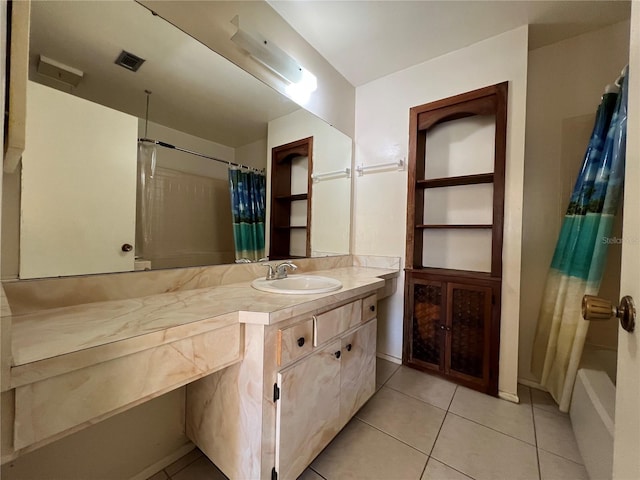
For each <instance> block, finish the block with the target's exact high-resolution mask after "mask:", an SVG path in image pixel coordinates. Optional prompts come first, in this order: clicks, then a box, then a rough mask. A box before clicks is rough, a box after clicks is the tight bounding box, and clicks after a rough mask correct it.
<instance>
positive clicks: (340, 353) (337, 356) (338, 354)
mask: <svg viewBox="0 0 640 480" xmlns="http://www.w3.org/2000/svg"><path fill="white" fill-rule="evenodd" d="M334 355H335V356H336V358H340V355H342V352H340V350H338V351H337V352H336V353H334Z"/></svg>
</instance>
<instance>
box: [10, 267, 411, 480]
mask: <svg viewBox="0 0 640 480" xmlns="http://www.w3.org/2000/svg"><path fill="white" fill-rule="evenodd" d="M393 260H394V261H395V262H396V263H397V259H393ZM297 263H298V265H299V267H300V271H302V272H308V273H310V274H320V275H324V276H330V277H332V278H335V279H337V280H339V281H340V282H342V288H341V289H340V290H337V291H333V292H330V293H325V294H313V295H312V294H305V295H284V294H273V293H265V292H260V291H258V290H255V289H253V288H251V286H250V280H252V279H254V278H256V277H257V276H259V275H260V274H262V271H263V268H261V266H260V265H255V264H253V265H235V266H217V267H201V268H196V269H180V270H177V271H166V272H138V273H134V274H120V275H116V276H97V277H91V276H88V277H76V278H68V279H47V280H41V281H32V282H15V283H6V284H4V291H5V293H6V295H7V299H8V305H5V308H7V307H11V308H12V310H13V311H12V313H13V315H12V316H10V317H5V318H4V319H3V320H4V321H10V325H9V328H7V325H5V330H4V332H7V331H10V333H11V353H12V360H11V368H10V371H9V374H8V379H7V381H6V382H5V385H4V387H3V394H2V396H3V397H2V401H3V407H4V410H3V419H2V420H3V425H2V431H3V436H2V437H3V446H2V454H3V462H4V461H8V460H10V459H12V458H15V457H17V456H19V455H21V454H23V453H27V452H29V451H32V450H35V449H36V448H39V447H40V446H42V445H45V444H48V443H50V442H52V441H55V440H57V439H59V438H62V437H64V436H66V435H69V434H71V433H73V432H76V431H78V430H81V429H83V428H85V427H87V426H90V425H92V424H94V423H96V422H98V421H100V420H102V419H105V418H108V417H110V416H112V415H115V414H117V413H119V412H122V411H124V410H127V409H129V408H131V407H133V406H135V405H138V404H141V403H143V402H146V401H148V400H150V399H152V398H155V397H157V396H159V395H162V394H164V393H166V392H168V391H171V390H173V389H176V388H178V387H181V386H184V385H187V388H186V395H187V397H186V433H187V436H188V437H189V438H190V439H191V440H192V441H193V442H194V443H195V444H196V445H197V446H198V447H199V448H200V449H201V450H202V451H203V452H204V453H205V454H206V455H207V456H208V457H209V458H210V459H211V460H212V461H213V462H214V463H215V464H216V465H217V466H218V467H219V468H220V469H221V470H222V471H223V472H224V473H225V474H226V475H227V476H229V477H230V478H252V479H253V478H256V479H257V478H276V477H277V478H296V477H297V476H298V475H300V474H301V473H302V471H303V470H304V469H305V468H306V467H307V465H308V464H309V463H311V461H312V460H313V458H314V457H315V456H316V455H317V454H318V453H319V452H320V451H321V450H322V449H323V448H324V447H325V446H326V445H327V444H328V443H329V442H330V441H331V439H332V438H333V437H334V436H335V435H336V434H337V433H338V432H339V431H340V429H341V428H342V427H343V426H344V425H345V424H346V423H347V422H348V421H349V419H350V418H351V417H352V416H353V415H354V414H355V412H356V411H357V410H358V409H359V408H360V407H361V406H362V405H363V404H364V403H365V402H366V401H367V400H368V399H369V398H370V396H371V395H372V394H373V393H374V390H375V352H376V324H377V320H376V317H377V299H378V298H379V297H380V298H381V297H385V296H388V295H389V294H391V293H392V292H393V291H394V290H395V286H396V277H397V276H398V271H399V268H398V267H397V266H394V267H391V268H371V267H367V266H363V262H362V261H360V260H358V259H357V258H356V257H351V256H344V257H332V258H327V259H308V260H301V261H300V262H297ZM169 277H171V278H169ZM101 282H102V284H101V285H100V283H101ZM153 289H163V293H150V292H152V291H153ZM125 292H126V293H125ZM117 296H120V297H127V298H113V297H117ZM74 299H75V300H74ZM74 303H75V304H74Z"/></svg>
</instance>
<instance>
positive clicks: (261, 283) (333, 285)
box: [251, 275, 342, 295]
mask: <svg viewBox="0 0 640 480" xmlns="http://www.w3.org/2000/svg"><path fill="white" fill-rule="evenodd" d="M251 286H252V287H253V288H255V289H256V290H261V291H263V292H270V293H286V294H287V295H308V294H312V293H327V292H333V291H334V290H339V289H341V288H342V282H341V281H340V280H336V279H335V278H330V277H322V276H320V275H289V276H288V277H286V278H281V279H280V280H265V279H264V278H256V279H255V280H254V281H253V282H251Z"/></svg>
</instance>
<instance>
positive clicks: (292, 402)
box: [276, 340, 340, 479]
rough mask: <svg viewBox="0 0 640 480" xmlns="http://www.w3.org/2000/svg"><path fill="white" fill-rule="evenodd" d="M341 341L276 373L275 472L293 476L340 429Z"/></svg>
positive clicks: (283, 476) (282, 475) (294, 476)
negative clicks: (337, 355)
mask: <svg viewBox="0 0 640 480" xmlns="http://www.w3.org/2000/svg"><path fill="white" fill-rule="evenodd" d="M338 351H340V340H336V341H334V342H332V343H331V344H329V345H327V346H326V347H325V348H323V349H322V350H320V351H318V352H316V353H313V354H312V355H310V356H308V357H306V358H304V359H302V360H300V361H299V362H297V363H295V364H293V365H291V366H290V367H287V368H285V369H284V370H282V371H281V372H280V373H278V385H279V386H280V399H279V400H278V402H277V407H276V409H277V412H276V471H277V472H278V478H280V479H289V478H292V479H295V478H297V477H298V475H300V474H301V473H302V472H303V471H304V469H305V468H306V467H307V465H308V464H309V463H311V461H312V460H313V459H314V458H315V457H316V455H318V453H320V451H321V450H322V449H323V448H324V447H326V446H327V444H328V443H329V442H330V441H331V439H333V437H334V436H335V435H336V434H337V433H338V431H339V430H340V425H339V415H340V358H338V357H336V355H335V353H336V352H338Z"/></svg>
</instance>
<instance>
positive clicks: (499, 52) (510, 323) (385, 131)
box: [353, 27, 528, 399]
mask: <svg viewBox="0 0 640 480" xmlns="http://www.w3.org/2000/svg"><path fill="white" fill-rule="evenodd" d="M527 34H528V29H527V27H521V28H518V29H515V30H512V31H510V32H507V33H504V34H502V35H498V36H496V37H493V38H490V39H488V40H485V41H483V42H479V43H477V44H474V45H471V46H469V47H467V48H464V49H461V50H458V51H456V52H452V53H450V54H448V55H443V56H442V57H439V58H436V59H434V60H431V61H428V62H425V63H422V64H419V65H415V66H413V67H411V68H408V69H406V70H403V71H400V72H397V73H394V74H391V75H388V76H386V77H384V78H381V79H380V80H376V81H374V82H371V83H369V84H366V85H363V86H362V87H358V88H357V90H356V137H355V139H356V158H355V162H356V164H360V163H362V164H364V165H367V164H376V163H385V162H389V161H393V160H394V159H395V158H397V157H398V156H405V157H406V155H407V146H408V140H409V138H408V135H409V108H411V107H413V106H415V105H420V104H423V103H427V102H431V101H434V100H439V99H442V98H446V97H449V96H452V95H456V94H459V93H463V92H466V91H469V90H473V89H477V88H480V87H485V86H487V85H492V84H496V83H500V82H504V81H509V107H508V125H507V135H508V136H507V166H506V191H505V195H506V202H505V236H504V249H503V268H504V274H503V287H502V288H503V290H502V291H503V296H502V328H501V341H500V342H501V343H500V372H499V376H500V379H499V383H500V385H499V389H500V391H501V392H502V394H504V395H507V396H509V397H510V398H512V399H514V397H512V395H515V394H516V378H517V358H518V349H517V345H518V317H519V311H518V310H519V296H520V242H521V232H522V182H523V165H524V135H525V133H524V128H525V103H526V81H527V38H528V35H527ZM355 184H356V191H355V206H354V208H355V211H354V218H353V220H354V221H355V222H356V224H355V253H356V254H359V255H367V254H374V255H393V256H400V257H403V258H404V256H405V255H404V253H405V229H406V227H405V223H406V196H407V175H406V173H404V172H403V173H400V172H397V171H386V172H380V173H377V174H370V175H364V176H362V177H358V178H356V182H355ZM402 321H403V289H402V288H399V289H398V291H397V292H396V293H395V294H394V295H393V297H391V298H390V299H388V300H386V302H383V303H382V305H381V308H380V313H379V317H378V351H379V352H380V353H383V354H386V355H388V356H390V357H394V358H396V359H399V358H400V357H401V355H402Z"/></svg>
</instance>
